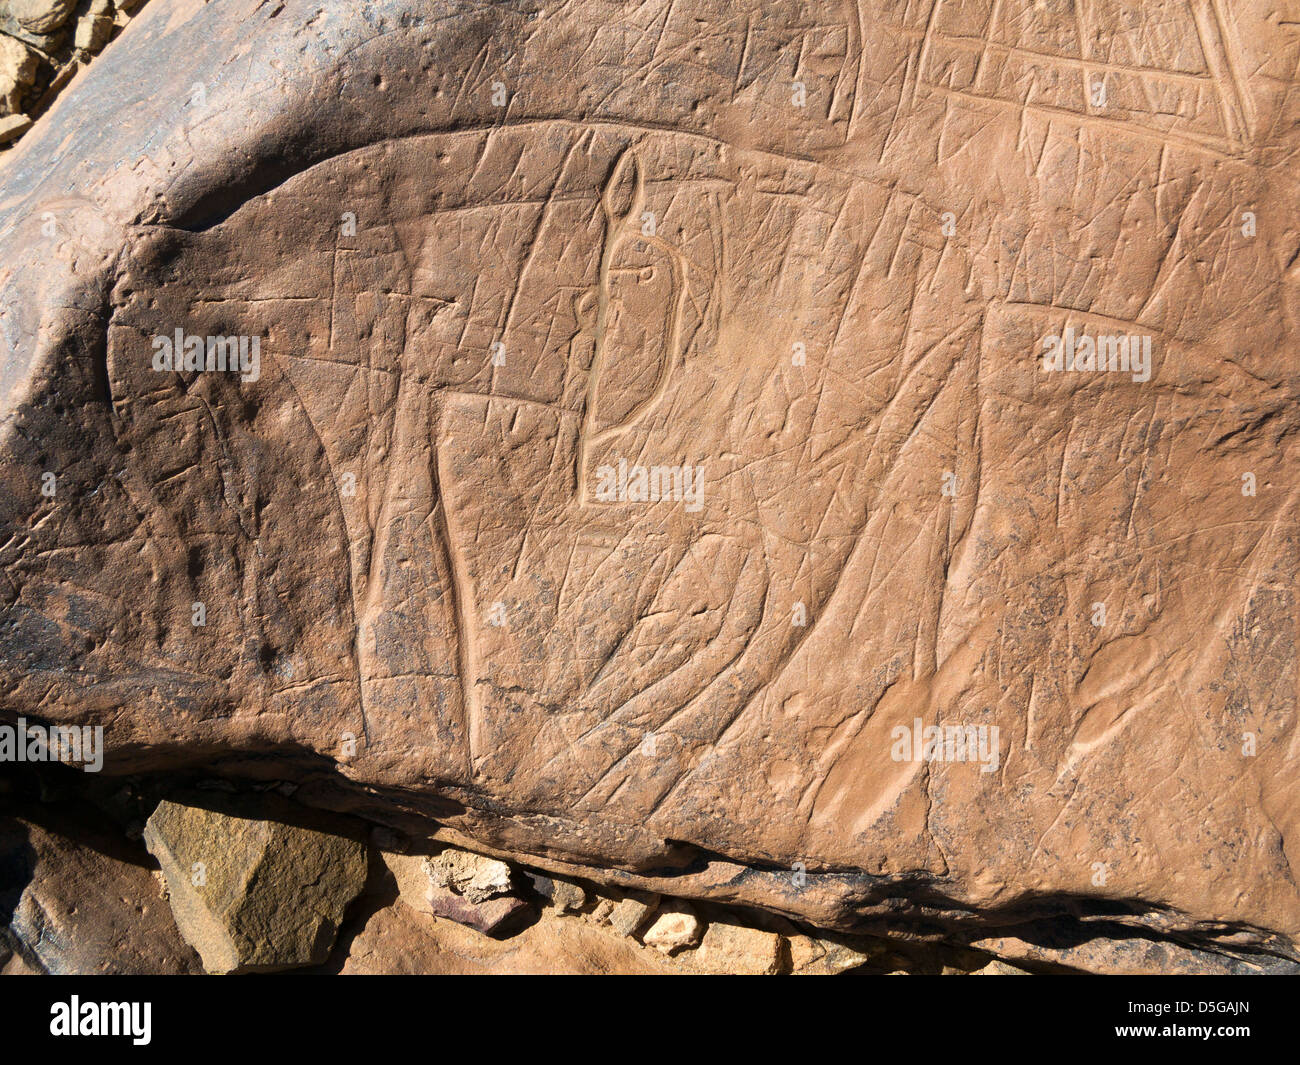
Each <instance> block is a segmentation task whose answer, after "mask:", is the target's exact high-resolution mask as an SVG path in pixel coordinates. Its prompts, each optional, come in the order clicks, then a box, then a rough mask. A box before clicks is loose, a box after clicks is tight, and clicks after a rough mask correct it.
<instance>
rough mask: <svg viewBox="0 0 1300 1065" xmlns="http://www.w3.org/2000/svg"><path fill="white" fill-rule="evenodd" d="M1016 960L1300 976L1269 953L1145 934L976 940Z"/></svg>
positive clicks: (1140, 972) (1094, 969) (1121, 969)
mask: <svg viewBox="0 0 1300 1065" xmlns="http://www.w3.org/2000/svg"><path fill="white" fill-rule="evenodd" d="M971 946H973V947H976V948H978V949H980V950H986V951H988V952H989V953H991V954H998V955H1001V956H1002V957H1003V958H1009V959H1011V960H1012V961H1021V960H1023V961H1037V962H1045V963H1048V964H1050V965H1053V966H1057V967H1059V968H1061V969H1066V970H1074V971H1076V972H1086V973H1098V974H1109V975H1117V976H1251V975H1261V974H1272V975H1296V974H1300V964H1298V963H1296V962H1294V961H1289V960H1287V959H1285V958H1279V957H1272V956H1269V955H1263V954H1261V955H1254V956H1252V957H1236V956H1233V955H1232V954H1229V953H1222V952H1218V951H1206V950H1196V949H1193V948H1191V947H1185V946H1180V945H1179V944H1177V943H1172V942H1158V941H1152V940H1147V939H1142V938H1141V937H1130V938H1124V939H1119V938H1110V937H1106V936H1098V937H1095V938H1093V939H1089V940H1085V941H1084V942H1078V943H1071V944H1065V943H1058V944H1053V943H1033V942H1028V941H1026V940H1024V939H1019V938H1017V937H1015V936H990V937H988V938H985V939H980V940H976V941H975V942H973V943H972V944H971Z"/></svg>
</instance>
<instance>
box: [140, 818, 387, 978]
mask: <svg viewBox="0 0 1300 1065" xmlns="http://www.w3.org/2000/svg"><path fill="white" fill-rule="evenodd" d="M144 840H145V844H146V846H148V848H149V850H150V851H151V852H152V853H153V855H154V857H156V858H157V859H158V862H159V864H160V865H161V866H162V871H163V875H164V876H165V877H166V880H167V891H168V900H169V901H170V903H171V907H172V913H173V914H174V915H175V918H176V923H177V925H178V926H179V928H180V931H181V935H183V936H184V937H185V940H186V942H188V943H189V944H190V945H191V946H192V947H194V949H195V950H197V951H198V952H199V956H200V957H201V958H202V960H203V967H204V968H205V969H206V970H207V971H208V972H210V973H231V972H254V971H270V970H276V969H289V968H294V967H296V966H301V965H312V964H317V963H319V962H322V961H324V960H325V958H326V956H327V955H328V954H329V951H330V948H331V947H332V946H333V944H334V937H335V934H336V933H337V931H338V926H339V924H340V923H341V922H342V920H343V914H344V911H345V910H346V909H347V906H348V903H350V902H351V901H352V900H353V899H354V898H355V897H356V896H357V895H358V894H359V893H360V892H361V889H362V888H363V887H364V886H365V881H366V855H365V848H364V846H363V845H362V844H361V843H360V842H358V841H356V840H354V839H349V838H346V837H344V836H339V835H334V834H332V833H329V832H324V831H319V830H316V829H312V828H301V827H298V826H295V825H287V824H280V823H278V822H274V821H257V820H252V819H249V818H244V817H238V816H232V815H228V814H225V813H219V812H216V811H214V810H205V809H202V808H199V807H195V806H183V805H180V804H179V803H173V802H162V803H159V805H158V808H157V809H156V810H155V811H154V813H153V816H152V817H150V818H149V821H148V823H147V824H146V825H145V831H144Z"/></svg>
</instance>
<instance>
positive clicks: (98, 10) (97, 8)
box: [73, 0, 113, 52]
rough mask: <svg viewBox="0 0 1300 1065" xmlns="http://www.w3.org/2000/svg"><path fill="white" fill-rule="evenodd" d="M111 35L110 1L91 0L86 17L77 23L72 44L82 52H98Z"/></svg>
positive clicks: (111, 14)
mask: <svg viewBox="0 0 1300 1065" xmlns="http://www.w3.org/2000/svg"><path fill="white" fill-rule="evenodd" d="M112 33H113V5H112V3H111V2H110V0H93V3H92V4H91V5H90V10H89V11H88V12H87V13H86V16H85V17H84V18H83V19H81V20H80V21H79V22H78V23H77V30H76V33H75V34H74V36H73V44H74V46H75V47H76V48H78V49H80V50H81V51H83V52H98V51H99V50H100V49H101V48H103V47H104V45H106V44H107V43H108V39H109V37H110V36H111V35H112Z"/></svg>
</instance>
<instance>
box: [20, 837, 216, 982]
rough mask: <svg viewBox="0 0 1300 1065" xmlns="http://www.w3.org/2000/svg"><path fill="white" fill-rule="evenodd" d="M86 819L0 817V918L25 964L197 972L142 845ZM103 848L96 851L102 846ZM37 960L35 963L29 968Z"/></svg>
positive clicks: (96, 970) (95, 971) (84, 970)
mask: <svg viewBox="0 0 1300 1065" xmlns="http://www.w3.org/2000/svg"><path fill="white" fill-rule="evenodd" d="M86 835H87V826H86V824H85V823H84V821H83V822H81V823H79V824H73V823H70V822H68V821H66V820H56V821H55V822H54V823H53V824H51V825H40V824H36V823H35V822H32V821H29V820H26V819H21V818H15V819H12V820H11V819H8V818H0V916H3V917H4V919H5V922H6V923H7V925H8V932H9V936H10V937H11V940H12V941H13V943H14V945H15V946H16V947H17V950H18V956H19V958H20V959H21V963H15V969H17V968H19V967H26V968H30V969H33V970H34V971H41V972H46V973H50V974H52V975H90V976H98V975H110V974H118V975H141V974H164V975H176V974H182V973H194V972H201V971H202V970H201V968H200V966H199V959H198V958H197V957H196V956H195V954H194V952H193V951H192V950H190V948H189V947H188V946H186V944H185V942H184V940H182V938H181V935H180V933H179V931H178V930H177V928H176V924H175V922H174V921H173V919H172V915H171V910H170V908H169V907H168V905H167V903H166V901H165V900H164V899H163V897H162V892H161V891H160V890H159V883H158V881H157V880H156V879H155V876H154V874H153V873H152V872H150V870H149V869H147V868H145V867H144V865H143V864H140V863H141V862H142V861H143V860H144V859H147V857H148V856H147V855H146V854H144V852H143V848H138V845H137V848H129V847H127V846H126V844H125V841H117V842H107V844H106V841H110V840H112V838H113V837H112V836H110V835H109V834H107V833H104V832H101V833H98V834H97V835H95V836H94V837H93V844H92V843H91V842H77V841H76V839H74V836H81V837H85V836H86ZM105 846H107V848H108V849H106V850H105V849H96V848H97V847H105ZM37 967H39V968H37Z"/></svg>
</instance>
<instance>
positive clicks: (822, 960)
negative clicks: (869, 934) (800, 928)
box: [788, 935, 871, 976]
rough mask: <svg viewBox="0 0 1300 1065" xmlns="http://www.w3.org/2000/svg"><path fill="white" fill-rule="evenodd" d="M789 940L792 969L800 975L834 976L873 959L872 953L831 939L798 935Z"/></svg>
mask: <svg viewBox="0 0 1300 1065" xmlns="http://www.w3.org/2000/svg"><path fill="white" fill-rule="evenodd" d="M788 941H789V944H790V969H791V971H792V972H794V973H795V974H796V975H798V976H834V975H837V974H839V973H844V972H848V971H849V970H850V969H856V968H857V967H858V966H859V965H862V964H864V963H865V962H868V961H870V960H871V955H870V954H867V953H865V952H863V951H860V950H854V949H853V948H852V947H848V946H845V945H844V944H842V943H836V942H834V941H832V940H829V939H815V938H813V937H812V936H805V935H798V936H790V937H789V940H788Z"/></svg>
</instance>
